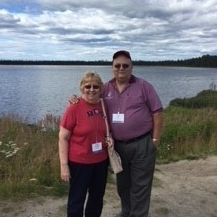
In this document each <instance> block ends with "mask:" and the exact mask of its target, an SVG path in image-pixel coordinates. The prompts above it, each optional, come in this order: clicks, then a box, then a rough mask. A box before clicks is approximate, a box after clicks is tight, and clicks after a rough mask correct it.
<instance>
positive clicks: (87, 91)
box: [82, 80, 102, 103]
mask: <svg viewBox="0 0 217 217" xmlns="http://www.w3.org/2000/svg"><path fill="white" fill-rule="evenodd" d="M101 92H102V87H101V86H100V84H98V82H96V81H94V80H90V81H87V82H85V83H84V85H83V87H82V94H83V98H84V99H85V100H86V101H87V102H90V103H97V102H99V98H100V95H101Z"/></svg>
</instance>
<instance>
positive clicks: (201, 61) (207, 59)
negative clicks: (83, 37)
mask: <svg viewBox="0 0 217 217" xmlns="http://www.w3.org/2000/svg"><path fill="white" fill-rule="evenodd" d="M133 64H134V65H137V66H184V67H207V68H217V56H211V55H208V54H207V55H203V56H202V57H197V58H191V59H186V60H165V61H144V60H136V61H133ZM0 65H111V61H105V60H98V61H81V60H0Z"/></svg>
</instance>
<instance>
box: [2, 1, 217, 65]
mask: <svg viewBox="0 0 217 217" xmlns="http://www.w3.org/2000/svg"><path fill="white" fill-rule="evenodd" d="M123 49H124V50H128V51H129V52H130V53H131V56H132V59H133V60H144V61H164V60H185V59H190V58H196V57H201V56H202V55H207V54H209V55H217V0H109V1H108V0H61V1H58V0H57V1H55V0H1V1H0V60H83V61H98V60H104V61H111V60H112V55H113V53H114V52H116V51H117V50H123Z"/></svg>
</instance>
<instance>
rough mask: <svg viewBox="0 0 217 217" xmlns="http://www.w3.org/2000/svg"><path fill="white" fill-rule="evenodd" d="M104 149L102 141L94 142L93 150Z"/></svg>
mask: <svg viewBox="0 0 217 217" xmlns="http://www.w3.org/2000/svg"><path fill="white" fill-rule="evenodd" d="M101 150H102V142H96V143H93V144H92V152H99V151H101Z"/></svg>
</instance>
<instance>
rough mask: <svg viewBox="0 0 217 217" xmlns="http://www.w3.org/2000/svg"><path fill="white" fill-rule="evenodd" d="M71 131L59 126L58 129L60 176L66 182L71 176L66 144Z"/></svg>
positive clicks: (67, 144)
mask: <svg viewBox="0 0 217 217" xmlns="http://www.w3.org/2000/svg"><path fill="white" fill-rule="evenodd" d="M70 135H71V132H70V131H68V130H67V129H65V128H63V127H61V126H60V131H59V158H60V176H61V179H62V180H63V181H66V182H68V181H69V179H70V178H71V175H70V172H69V167H68V146H69V137H70Z"/></svg>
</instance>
